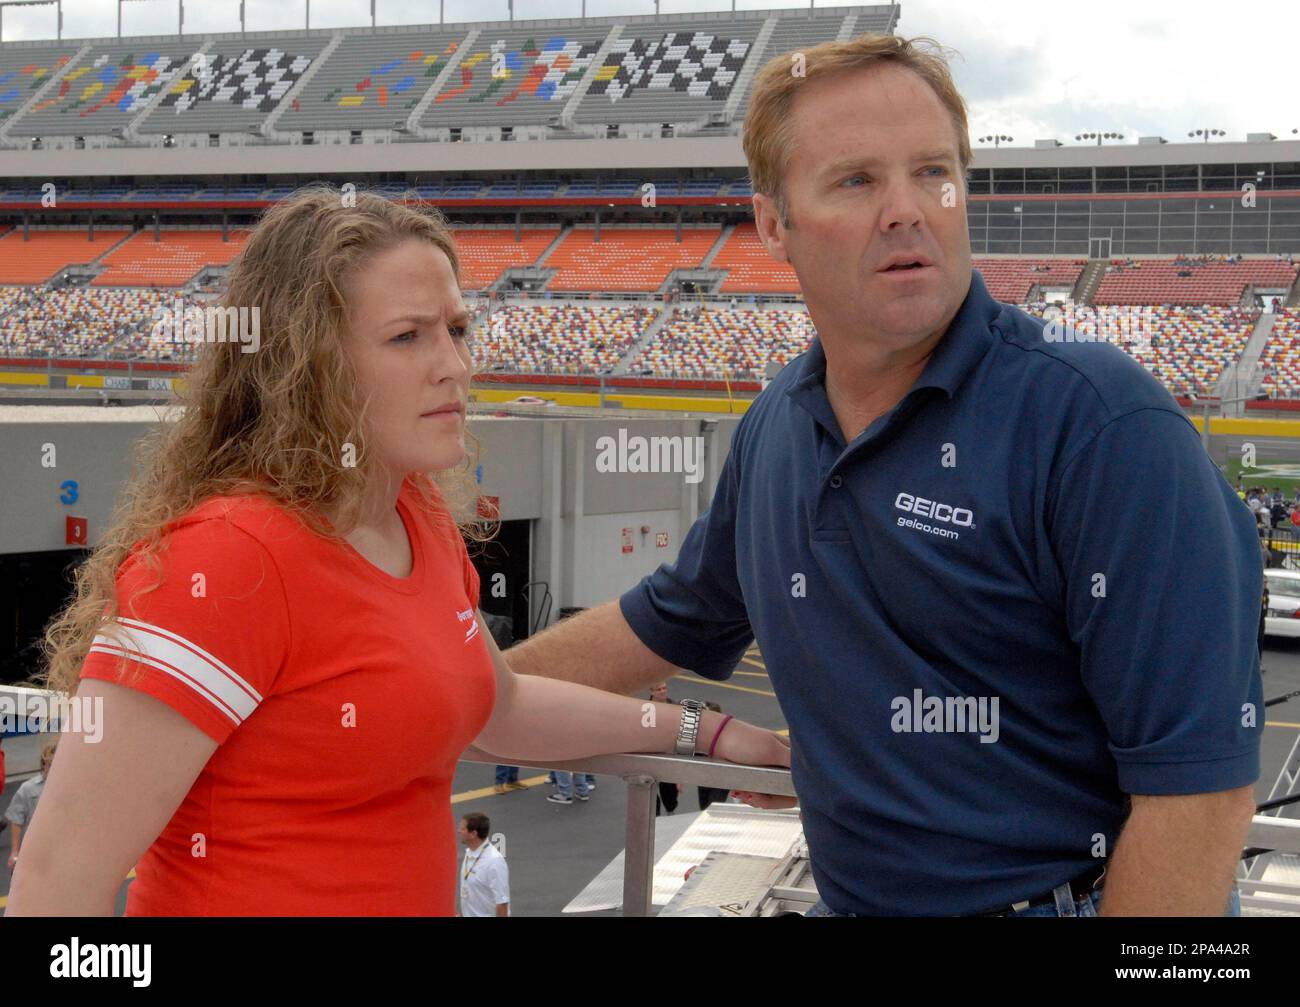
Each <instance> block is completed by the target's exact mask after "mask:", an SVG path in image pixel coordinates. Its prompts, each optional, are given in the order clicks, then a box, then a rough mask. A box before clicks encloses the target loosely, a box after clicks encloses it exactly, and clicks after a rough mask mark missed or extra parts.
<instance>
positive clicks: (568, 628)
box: [505, 599, 678, 695]
mask: <svg viewBox="0 0 1300 1007" xmlns="http://www.w3.org/2000/svg"><path fill="white" fill-rule="evenodd" d="M505 658H506V661H507V662H508V663H509V665H510V668H511V670H513V671H514V673H515V674H516V675H536V676H538V677H540V678H559V679H563V680H564V681H566V682H577V683H578V684H579V685H589V686H592V687H593V688H596V689H604V690H605V691H606V692H617V693H619V694H621V695H631V694H633V693H635V692H642V691H644V690H646V689H648V688H650V686H652V685H654V684H655V683H656V682H664V681H667V680H668V679H670V678H672V677H673V676H674V675H676V674H677V670H678V669H677V668H676V667H675V666H674V665H672V664H670V663H668V662H667V661H665V660H664V659H663V658H662V657H660V656H659V655H658V654H656V653H655V652H654V651H652V650H651V649H650V648H649V647H647V646H646V645H645V644H644V643H642V642H641V641H640V639H638V637H637V635H636V634H635V633H633V632H632V627H631V626H629V625H628V624H627V620H626V619H625V618H623V613H622V611H621V610H620V609H619V604H618V600H617V599H615V600H614V601H610V602H606V603H605V604H603V605H599V606H597V607H596V608H591V609H588V610H587V611H586V612H582V613H580V614H578V615H576V616H573V617H572V618H570V619H565V620H564V621H563V622H559V623H556V624H555V625H554V626H551V627H550V628H548V629H546V630H545V631H543V632H542V633H539V634H538V635H537V636H535V637H532V638H531V639H529V640H525V641H524V642H523V643H521V644H518V645H516V646H514V647H511V648H510V650H508V651H507V652H506V654H505Z"/></svg>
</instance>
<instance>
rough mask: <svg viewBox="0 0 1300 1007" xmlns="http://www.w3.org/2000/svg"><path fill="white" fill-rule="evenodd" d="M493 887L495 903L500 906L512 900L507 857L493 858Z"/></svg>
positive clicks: (493, 901) (493, 902) (493, 900)
mask: <svg viewBox="0 0 1300 1007" xmlns="http://www.w3.org/2000/svg"><path fill="white" fill-rule="evenodd" d="M491 887H492V904H493V905H496V906H499V905H501V904H502V903H505V902H509V901H510V868H509V867H508V866H507V864H506V858H505V857H494V858H493V860H492V875H491Z"/></svg>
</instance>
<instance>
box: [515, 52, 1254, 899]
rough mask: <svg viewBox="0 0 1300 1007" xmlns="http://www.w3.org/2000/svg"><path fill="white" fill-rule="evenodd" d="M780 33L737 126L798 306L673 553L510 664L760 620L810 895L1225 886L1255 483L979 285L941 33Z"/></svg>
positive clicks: (649, 645) (1250, 624)
mask: <svg viewBox="0 0 1300 1007" xmlns="http://www.w3.org/2000/svg"><path fill="white" fill-rule="evenodd" d="M802 55H803V58H804V65H803V67H801V69H802V70H803V72H802V73H794V72H792V61H791V58H790V57H778V58H777V59H775V60H773V61H772V62H771V63H769V64H768V66H767V67H766V68H765V69H764V70H763V71H762V72H761V73H760V74H759V76H758V78H756V81H755V84H754V91H753V95H752V97H751V103H750V110H749V114H748V116H747V119H746V127H745V152H746V155H747V157H748V160H749V165H750V174H751V177H752V179H753V182H754V191H755V196H754V209H755V217H756V221H757V225H758V231H759V235H760V237H761V238H762V239H763V241H764V243H765V244H766V246H767V248H768V249H769V251H770V252H771V253H772V255H773V256H774V257H775V258H777V259H780V260H784V261H787V262H789V263H790V264H791V265H792V266H793V267H794V270H795V272H796V274H797V275H798V277H799V280H800V283H801V285H802V288H803V293H804V297H805V299H806V301H807V304H808V310H809V313H810V315H811V316H812V319H813V321H814V323H815V324H816V327H817V331H818V333H819V337H818V339H817V340H815V341H814V342H813V344H812V346H811V347H810V348H809V350H808V351H807V352H806V353H804V354H803V355H802V356H800V357H799V358H798V359H797V360H795V361H794V362H793V363H791V364H790V365H789V366H788V367H786V368H785V369H784V370H783V371H782V372H781V373H780V374H779V375H778V376H777V377H776V379H775V380H774V381H773V382H772V384H771V385H770V386H769V387H768V388H767V389H766V390H765V391H764V392H763V393H762V394H761V395H760V396H759V397H758V398H757V400H755V402H754V403H753V405H752V407H751V408H750V409H749V411H748V412H747V413H746V414H745V417H744V419H743V420H742V422H741V423H740V424H739V426H738V427H737V429H736V432H735V434H734V436H733V439H732V444H731V451H730V454H729V456H728V459H727V462H726V465H725V466H724V469H723V471H722V474H721V477H720V480H719V483H718V486H717V489H716V491H715V495H714V498H713V502H712V506H711V507H710V509H709V511H708V512H707V513H706V514H705V515H704V516H702V517H701V518H700V519H699V521H698V522H697V523H696V524H695V526H694V527H693V528H692V529H691V531H690V533H689V534H688V536H687V537H686V540H685V541H684V542H683V544H682V550H681V554H680V555H679V557H678V559H677V562H676V563H675V564H674V565H672V566H663V567H660V569H659V570H658V571H656V572H655V573H654V574H652V575H651V576H649V577H646V578H645V579H644V580H643V581H642V582H641V583H640V584H638V585H637V586H636V587H635V588H633V589H632V590H630V591H628V592H627V593H626V594H624V595H623V597H622V598H621V599H619V600H618V601H617V602H610V603H609V604H607V605H604V606H601V607H599V608H596V609H592V610H591V611H589V612H587V613H584V614H583V615H581V616H579V617H577V618H575V619H571V620H567V621H566V622H565V624H564V625H563V626H562V627H559V628H556V629H554V630H549V631H547V632H546V633H544V634H542V635H541V636H540V637H539V638H536V639H535V640H533V641H530V642H528V643H526V644H524V645H523V646H522V647H516V648H515V649H514V650H512V651H511V652H510V661H511V664H512V666H513V667H514V670H515V671H516V672H521V673H526V674H541V675H551V676H555V677H563V678H569V679H573V680H576V681H581V682H584V683H586V684H592V685H598V686H601V687H603V688H607V689H610V690H612V691H618V692H632V691H634V690H635V689H638V688H644V686H645V685H646V684H647V683H649V682H651V681H654V680H655V679H656V678H657V677H660V676H662V675H663V674H664V672H665V670H666V666H668V667H674V666H675V667H683V668H688V669H691V670H693V671H695V672H697V673H699V674H701V675H704V676H707V677H710V678H715V679H725V678H727V677H728V676H730V674H731V673H732V670H733V669H734V668H735V666H736V663H737V661H738V660H739V658H740V656H741V654H742V653H743V652H744V650H745V648H746V647H747V646H748V644H749V643H750V641H751V640H752V639H757V640H758V642H759V644H760V645H761V647H762V650H763V654H764V657H765V659H766V664H767V668H768V672H769V675H770V677H771V681H772V686H773V689H774V690H775V692H776V695H777V698H778V699H779V701H780V703H781V708H782V710H783V712H784V713H785V716H786V718H787V720H788V722H789V725H790V738H791V743H792V772H793V776H794V783H795V787H796V789H797V790H798V792H799V803H800V805H801V807H802V809H803V823H804V830H805V834H806V836H807V840H808V844H809V850H810V854H811V858H812V862H813V868H814V873H815V877H816V881H817V886H818V890H819V892H820V894H821V896H822V903H821V904H820V905H819V906H818V907H817V908H816V909H815V910H814V912H813V913H812V915H837V914H863V915H967V914H998V915H1016V914H1024V915H1062V916H1075V915H1079V916H1086V915H1097V914H1098V911H1099V908H1100V911H1101V912H1102V914H1103V915H1112V914H1115V915H1121V914H1142V915H1160V914H1179V915H1197V914H1204V915H1215V914H1223V913H1224V912H1225V911H1227V912H1235V911H1236V908H1235V907H1236V901H1235V890H1234V888H1233V884H1232V881H1233V873H1234V867H1235V864H1236V862H1237V859H1238V857H1239V855H1240V853H1241V849H1242V844H1243V842H1244V840H1245V836H1246V832H1247V829H1248V827H1249V823H1250V817H1251V814H1252V811H1253V807H1254V800H1253V787H1252V784H1253V783H1254V781H1255V780H1256V779H1257V777H1258V775H1259V744H1260V732H1261V725H1262V718H1261V716H1260V714H1261V713H1262V698H1261V683H1260V677H1259V660H1258V652H1257V650H1256V647H1255V630H1256V620H1257V606H1258V604H1259V597H1260V591H1261V580H1262V573H1261V570H1260V563H1259V557H1258V546H1257V544H1256V541H1255V535H1254V530H1253V527H1252V524H1253V523H1252V521H1251V518H1250V514H1249V512H1248V510H1247V509H1246V508H1245V507H1244V506H1242V504H1241V502H1240V500H1239V499H1238V498H1237V496H1236V494H1235V493H1233V491H1232V489H1231V488H1230V487H1229V486H1228V484H1227V483H1226V482H1225V481H1224V479H1223V478H1222V476H1221V474H1220V473H1219V471H1218V469H1217V468H1216V467H1215V465H1214V464H1213V463H1212V462H1211V461H1210V459H1209V458H1208V457H1207V455H1206V454H1205V452H1204V450H1203V449H1202V448H1201V445H1200V442H1199V438H1198V436H1197V433H1196V431H1195V429H1194V428H1193V427H1192V426H1191V424H1190V423H1189V422H1188V421H1187V419H1186V418H1185V417H1184V416H1183V414H1182V412H1181V411H1180V410H1179V408H1178V406H1177V405H1176V403H1175V402H1174V401H1173V399H1172V398H1171V397H1170V396H1169V394H1168V393H1167V392H1166V391H1165V390H1164V389H1163V388H1162V387H1161V386H1160V385H1159V384H1158V383H1157V382H1156V381H1155V380H1154V379H1153V378H1152V377H1151V376H1150V375H1149V374H1147V372H1146V371H1145V370H1144V369H1143V368H1142V367H1141V366H1140V365H1138V364H1137V363H1136V362H1134V361H1133V360H1131V359H1130V358H1129V357H1128V356H1127V355H1126V354H1124V353H1123V352H1122V351H1121V350H1119V349H1117V348H1115V347H1113V346H1110V345H1107V344H1105V343H1096V342H1088V341H1086V337H1085V336H1082V335H1079V334H1076V333H1074V332H1072V331H1070V330H1069V329H1066V328H1064V327H1061V326H1058V325H1056V324H1052V325H1049V326H1048V327H1047V328H1046V329H1045V328H1044V325H1043V322H1042V321H1040V320H1037V319H1034V318H1032V317H1030V316H1028V315H1026V314H1025V313H1024V312H1022V311H1020V310H1018V309H1016V308H1013V307H1010V306H1008V305H1005V304H1001V303H999V302H997V301H995V300H993V299H992V298H991V297H990V296H989V294H988V291H987V289H986V288H985V286H984V283H983V281H982V279H981V278H980V276H979V274H978V273H975V272H973V270H972V268H971V253H970V240H969V234H968V232H967V217H966V194H965V183H964V177H965V172H966V168H967V166H968V164H969V162H970V148H969V140H968V138H967V125H966V116H965V109H964V105H963V103H962V100H961V98H960V96H959V95H958V94H957V92H956V90H955V88H954V87H953V84H952V81H951V78H950V77H949V75H948V71H947V67H946V65H945V64H944V63H943V61H942V59H941V58H940V57H938V56H937V55H934V54H932V53H930V52H929V51H927V50H923V49H921V48H920V47H918V46H916V45H914V44H912V43H909V42H908V41H907V40H905V39H898V38H894V37H892V36H877V35H864V36H860V37H858V38H856V39H853V40H850V41H848V42H832V43H826V44H824V45H821V46H816V47H814V48H812V49H809V50H806V51H805V52H804V53H803V54H802ZM746 796H749V797H751V799H752V801H753V802H754V803H758V804H762V805H765V806H771V805H773V804H774V803H775V802H774V801H773V800H772V799H768V798H763V797H761V796H757V795H746ZM1103 876H1104V891H1105V895H1104V899H1103V898H1102V896H1101V891H1102V887H1101V884H1100V882H1101V881H1102V879H1103Z"/></svg>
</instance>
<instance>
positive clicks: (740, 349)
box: [629, 306, 816, 380]
mask: <svg viewBox="0 0 1300 1007" xmlns="http://www.w3.org/2000/svg"><path fill="white" fill-rule="evenodd" d="M814 335H816V331H815V330H814V328H813V324H812V319H810V318H809V317H808V313H807V312H806V311H802V310H799V309H796V308H768V309H764V310H753V309H748V308H740V309H726V308H717V307H711V306H689V307H679V308H677V309H675V310H674V311H673V314H672V317H671V318H670V319H669V320H668V322H667V323H666V324H665V325H664V327H663V328H662V329H660V330H659V332H658V333H657V334H656V335H655V338H654V340H653V341H652V342H651V344H650V346H649V347H647V348H646V349H644V350H642V351H641V352H640V353H638V354H637V356H636V358H635V359H634V360H633V361H632V364H631V366H630V368H629V371H630V373H632V374H638V375H645V374H648V375H651V376H654V377H690V378H719V377H723V376H724V375H725V376H726V377H728V378H732V379H735V378H741V379H749V380H757V379H761V378H762V377H763V374H764V371H765V369H766V367H767V362H768V361H769V360H775V361H777V363H779V364H781V365H784V364H787V363H789V362H790V361H791V360H793V359H794V358H795V357H796V356H798V355H799V354H800V353H802V352H803V351H804V350H806V349H807V348H808V343H809V341H810V340H811V339H812V337H813V336H814Z"/></svg>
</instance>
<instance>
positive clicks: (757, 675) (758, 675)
mask: <svg viewBox="0 0 1300 1007" xmlns="http://www.w3.org/2000/svg"><path fill="white" fill-rule="evenodd" d="M732 674H733V675H747V676H751V677H753V678H767V672H765V671H733V672H732Z"/></svg>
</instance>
